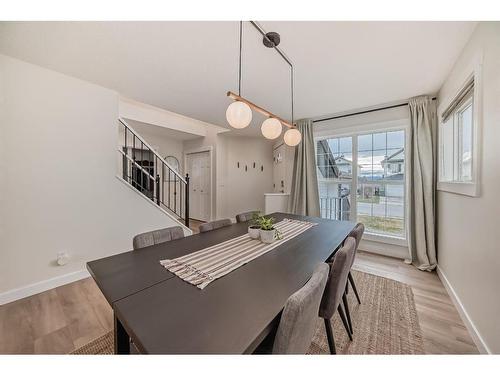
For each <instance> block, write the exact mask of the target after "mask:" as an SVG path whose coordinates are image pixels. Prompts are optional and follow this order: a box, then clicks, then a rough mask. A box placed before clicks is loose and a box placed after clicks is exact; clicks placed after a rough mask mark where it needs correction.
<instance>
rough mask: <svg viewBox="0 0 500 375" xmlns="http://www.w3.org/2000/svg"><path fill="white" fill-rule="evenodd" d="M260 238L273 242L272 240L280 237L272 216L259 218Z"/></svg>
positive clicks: (263, 240)
mask: <svg viewBox="0 0 500 375" xmlns="http://www.w3.org/2000/svg"><path fill="white" fill-rule="evenodd" d="M259 224H260V240H261V241H262V242H264V243H273V242H274V240H276V239H280V238H281V233H280V232H279V231H278V230H277V229H276V228H275V227H274V217H269V218H266V217H264V216H261V217H260V218H259Z"/></svg>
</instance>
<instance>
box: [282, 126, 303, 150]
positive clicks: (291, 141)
mask: <svg viewBox="0 0 500 375" xmlns="http://www.w3.org/2000/svg"><path fill="white" fill-rule="evenodd" d="M283 139H284V141H285V143H286V144H287V145H288V146H297V145H298V144H299V143H300V141H301V140H302V135H301V134H300V132H299V131H298V130H297V129H295V128H292V129H288V130H287V131H286V132H285V135H284V136H283Z"/></svg>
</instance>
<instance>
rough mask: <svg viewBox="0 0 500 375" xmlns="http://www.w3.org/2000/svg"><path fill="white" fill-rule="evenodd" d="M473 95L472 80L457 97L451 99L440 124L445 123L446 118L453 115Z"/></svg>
mask: <svg viewBox="0 0 500 375" xmlns="http://www.w3.org/2000/svg"><path fill="white" fill-rule="evenodd" d="M473 94H474V78H472V79H471V80H470V81H469V82H467V84H466V85H465V86H464V87H463V88H462V90H460V92H459V93H458V95H457V96H456V97H455V99H453V101H452V102H451V103H450V105H449V106H448V108H446V109H445V110H444V112H443V114H442V117H441V118H442V122H443V123H444V122H446V120H448V118H449V117H450V116H451V115H452V114H453V112H454V111H455V109H457V108H458V107H459V106H461V105H462V103H463V102H464V101H466V100H467V99H469V98H470V97H471V96H472V95H473Z"/></svg>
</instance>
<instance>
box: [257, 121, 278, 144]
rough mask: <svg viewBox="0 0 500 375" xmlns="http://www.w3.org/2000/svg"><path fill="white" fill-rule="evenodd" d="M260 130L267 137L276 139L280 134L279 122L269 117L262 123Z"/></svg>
mask: <svg viewBox="0 0 500 375" xmlns="http://www.w3.org/2000/svg"><path fill="white" fill-rule="evenodd" d="M260 130H261V132H262V135H263V136H264V137H266V138H267V139H276V138H278V137H279V136H280V134H281V122H280V120H278V119H275V118H274V117H270V118H268V119H266V120H265V121H264V122H263V123H262V126H261V127H260Z"/></svg>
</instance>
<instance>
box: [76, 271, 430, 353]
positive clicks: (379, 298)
mask: <svg viewBox="0 0 500 375" xmlns="http://www.w3.org/2000/svg"><path fill="white" fill-rule="evenodd" d="M353 277H354V279H355V281H356V286H357V288H358V292H359V294H360V296H361V302H362V304H361V305H358V302H357V301H356V297H355V296H354V293H353V292H352V290H350V292H349V294H348V301H349V307H350V311H351V320H352V322H353V326H354V336H353V341H349V338H348V336H347V334H346V332H345V329H344V326H343V325H342V321H341V320H340V317H339V316H338V314H337V313H336V314H335V317H334V318H333V319H332V325H333V332H334V338H335V347H336V349H337V354H423V353H424V345H423V340H422V332H421V330H420V325H419V324H418V318H417V310H416V308H415V301H414V300H413V292H412V291H411V288H410V287H409V286H408V285H406V284H403V283H400V282H398V281H395V280H390V279H386V278H383V277H379V276H375V275H371V274H368V273H364V272H357V271H353ZM329 353H330V350H329V348H328V342H327V339H326V332H325V326H324V323H323V321H322V320H321V319H318V322H317V330H316V333H315V335H314V338H313V341H312V343H311V347H310V348H309V353H308V354H329ZM72 354H113V332H112V331H110V332H108V333H106V334H105V335H103V336H101V337H99V338H97V339H96V340H94V341H92V342H90V343H88V344H87V345H85V346H83V347H81V348H79V349H76V350H75V351H73V352H72Z"/></svg>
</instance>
